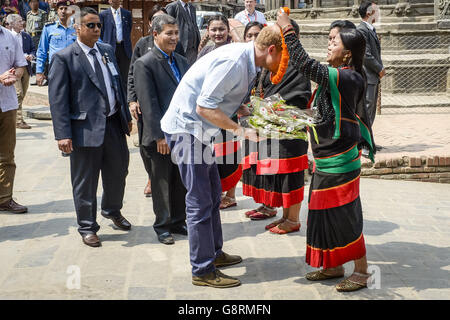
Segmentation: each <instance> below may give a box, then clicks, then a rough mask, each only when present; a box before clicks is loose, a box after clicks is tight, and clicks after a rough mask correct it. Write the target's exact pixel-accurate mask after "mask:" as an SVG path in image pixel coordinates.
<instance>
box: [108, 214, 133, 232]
mask: <svg viewBox="0 0 450 320" xmlns="http://www.w3.org/2000/svg"><path fill="white" fill-rule="evenodd" d="M102 216H103V217H105V218H106V219H110V220H112V222H113V223H114V225H115V226H116V227H117V228H119V229H120V230H125V231H128V230H130V229H131V223H129V222H128V220H127V219H125V218H124V217H123V216H122V215H121V214H120V213H119V215H118V216H116V217H111V216H107V215H105V214H104V213H103V212H102Z"/></svg>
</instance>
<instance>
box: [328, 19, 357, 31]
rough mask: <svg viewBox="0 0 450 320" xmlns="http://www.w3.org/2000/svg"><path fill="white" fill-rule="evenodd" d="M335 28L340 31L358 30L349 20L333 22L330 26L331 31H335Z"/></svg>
mask: <svg viewBox="0 0 450 320" xmlns="http://www.w3.org/2000/svg"><path fill="white" fill-rule="evenodd" d="M334 28H339V29H341V30H342V29H356V26H355V24H354V23H353V22H351V21H348V20H336V21H333V22H332V23H331V25H330V30H331V29H334Z"/></svg>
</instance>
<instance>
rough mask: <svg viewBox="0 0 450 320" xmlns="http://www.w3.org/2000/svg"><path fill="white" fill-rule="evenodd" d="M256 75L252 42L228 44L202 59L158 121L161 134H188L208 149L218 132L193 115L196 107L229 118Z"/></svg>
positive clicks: (195, 113) (193, 68)
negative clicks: (215, 111)
mask: <svg viewBox="0 0 450 320" xmlns="http://www.w3.org/2000/svg"><path fill="white" fill-rule="evenodd" d="M258 71H259V68H257V67H256V65H255V50H254V46H253V41H252V42H248V43H247V42H246V43H230V44H227V45H226V46H221V47H220V48H217V49H215V50H213V51H211V52H210V53H208V54H207V55H204V56H203V57H201V58H200V59H199V60H197V62H195V63H194V64H193V65H192V66H191V67H190V68H189V70H188V71H187V72H186V74H185V75H184V76H183V78H182V79H181V81H180V83H179V84H178V87H177V89H176V91H175V93H174V95H173V97H172V101H171V102H170V105H169V108H168V110H167V111H166V113H165V114H164V116H163V118H162V119H161V129H162V131H164V132H165V133H168V134H177V133H188V134H191V135H193V136H194V137H196V138H197V139H198V140H200V141H201V142H202V143H203V144H205V145H209V144H210V143H211V141H212V138H213V137H214V136H216V135H217V134H219V132H220V130H219V128H218V127H216V126H215V125H213V124H212V123H210V122H208V121H207V120H206V119H204V118H202V117H200V116H199V115H198V114H197V111H196V107H197V105H199V106H201V107H203V108H209V109H220V110H222V111H223V112H224V113H225V114H226V115H227V116H228V117H230V118H231V117H232V116H233V114H234V113H235V112H236V111H237V110H238V109H239V106H240V105H241V103H242V102H243V100H244V98H245V97H246V95H247V93H248V92H249V90H250V89H251V87H252V83H253V81H254V79H255V77H256V74H257V72H258Z"/></svg>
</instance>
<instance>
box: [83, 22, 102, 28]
mask: <svg viewBox="0 0 450 320" xmlns="http://www.w3.org/2000/svg"><path fill="white" fill-rule="evenodd" d="M83 24H84V25H85V26H86V27H88V28H89V29H94V28H95V26H97V28H99V29H101V28H102V24H101V23H100V22H97V23H95V22H90V23H83Z"/></svg>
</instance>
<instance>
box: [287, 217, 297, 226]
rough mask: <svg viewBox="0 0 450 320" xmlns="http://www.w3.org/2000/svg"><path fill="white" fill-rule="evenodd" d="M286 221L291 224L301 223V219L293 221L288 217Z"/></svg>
mask: <svg viewBox="0 0 450 320" xmlns="http://www.w3.org/2000/svg"><path fill="white" fill-rule="evenodd" d="M284 221H286V222H287V223H290V224H295V225H299V224H300V221H292V220H289V219H287V218H286V219H285V220H284Z"/></svg>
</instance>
